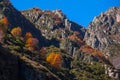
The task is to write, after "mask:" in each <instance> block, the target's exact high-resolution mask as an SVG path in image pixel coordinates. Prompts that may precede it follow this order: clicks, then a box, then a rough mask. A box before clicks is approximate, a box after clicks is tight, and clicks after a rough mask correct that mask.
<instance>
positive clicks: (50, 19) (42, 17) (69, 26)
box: [21, 8, 85, 55]
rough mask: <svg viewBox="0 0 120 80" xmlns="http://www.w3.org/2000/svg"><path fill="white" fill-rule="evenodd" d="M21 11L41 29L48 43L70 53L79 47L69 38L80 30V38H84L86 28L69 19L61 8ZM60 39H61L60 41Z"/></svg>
mask: <svg viewBox="0 0 120 80" xmlns="http://www.w3.org/2000/svg"><path fill="white" fill-rule="evenodd" d="M21 13H22V15H24V16H25V17H26V18H27V19H28V20H29V21H30V22H31V23H33V24H34V25H35V26H36V28H37V29H39V30H40V31H41V34H42V36H44V37H45V38H46V39H48V40H49V42H47V43H46V44H47V45H55V46H56V47H60V48H61V49H65V50H66V51H67V52H68V53H69V54H70V55H73V54H74V52H75V51H76V50H77V49H79V47H76V46H75V45H73V43H72V42H71V41H70V40H68V37H69V36H70V35H71V34H73V33H74V32H78V33H79V38H80V39H81V40H83V38H84V35H85V29H84V28H83V27H82V26H80V25H78V24H76V23H74V22H72V21H70V20H68V19H67V17H66V16H65V15H64V14H63V13H62V11H61V10H54V11H49V10H46V11H42V10H41V9H39V8H33V9H29V10H24V11H21ZM60 39H61V41H59V40H60Z"/></svg>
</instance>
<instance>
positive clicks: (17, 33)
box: [11, 27, 22, 37]
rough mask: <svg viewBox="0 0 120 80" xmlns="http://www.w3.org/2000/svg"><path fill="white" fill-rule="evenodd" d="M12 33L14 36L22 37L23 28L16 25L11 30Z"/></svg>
mask: <svg viewBox="0 0 120 80" xmlns="http://www.w3.org/2000/svg"><path fill="white" fill-rule="evenodd" d="M11 34H12V35H13V36H14V37H20V36H21V34H22V30H21V28H20V27H16V28H13V29H12V30H11Z"/></svg>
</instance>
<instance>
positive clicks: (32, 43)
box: [25, 38, 39, 51]
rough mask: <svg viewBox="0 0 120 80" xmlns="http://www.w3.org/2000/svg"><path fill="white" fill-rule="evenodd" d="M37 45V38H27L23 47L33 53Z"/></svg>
mask: <svg viewBox="0 0 120 80" xmlns="http://www.w3.org/2000/svg"><path fill="white" fill-rule="evenodd" d="M38 44H39V40H38V39H37V38H29V39H27V40H26V43H25V47H26V48H28V49H29V50H30V51H34V50H35V49H36V48H37V47H38Z"/></svg>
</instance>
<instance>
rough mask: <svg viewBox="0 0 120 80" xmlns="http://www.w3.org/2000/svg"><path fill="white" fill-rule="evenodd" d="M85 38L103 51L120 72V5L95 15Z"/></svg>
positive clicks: (88, 42) (91, 44)
mask: <svg viewBox="0 0 120 80" xmlns="http://www.w3.org/2000/svg"><path fill="white" fill-rule="evenodd" d="M84 40H85V41H86V43H87V44H89V45H90V46H92V47H93V48H97V49H99V50H101V51H103V52H104V53H105V55H106V56H107V57H108V58H109V60H110V61H111V62H112V64H113V65H114V67H115V68H116V69H117V70H118V72H119V69H120V62H119V61H120V60H119V59H120V52H119V49H120V7H112V8H110V9H109V10H108V11H106V12H103V13H101V14H100V16H98V17H95V18H94V20H93V21H92V22H91V23H90V25H89V26H88V29H87V30H86V34H85V38H84ZM117 70H115V71H117ZM118 75H120V72H119V74H118Z"/></svg>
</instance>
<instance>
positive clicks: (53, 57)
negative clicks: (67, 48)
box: [46, 52, 62, 69]
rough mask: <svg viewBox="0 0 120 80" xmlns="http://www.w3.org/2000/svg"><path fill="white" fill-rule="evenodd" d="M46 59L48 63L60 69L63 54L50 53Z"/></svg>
mask: <svg viewBox="0 0 120 80" xmlns="http://www.w3.org/2000/svg"><path fill="white" fill-rule="evenodd" d="M46 61H47V62H48V63H50V64H51V66H53V67H55V68H58V69H60V68H61V65H62V58H61V55H60V54H59V53H53V52H52V53H50V54H49V55H48V56H47V58H46Z"/></svg>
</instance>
